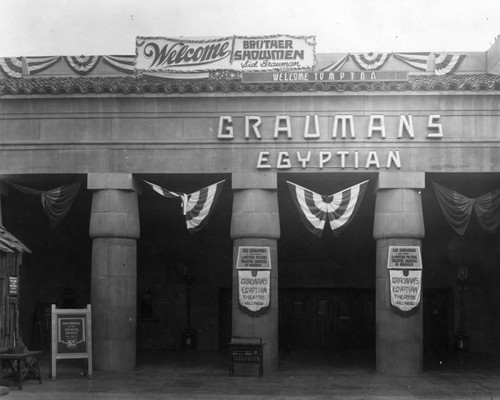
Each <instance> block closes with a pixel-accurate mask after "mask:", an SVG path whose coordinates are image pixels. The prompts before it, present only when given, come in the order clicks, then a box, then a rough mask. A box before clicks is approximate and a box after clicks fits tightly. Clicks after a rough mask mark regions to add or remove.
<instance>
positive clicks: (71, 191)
mask: <svg viewBox="0 0 500 400" xmlns="http://www.w3.org/2000/svg"><path fill="white" fill-rule="evenodd" d="M11 185H12V186H14V187H15V188H16V189H17V190H19V191H20V192H23V193H26V194H31V195H38V196H40V200H41V202H42V207H43V211H44V212H45V214H46V215H47V217H49V220H50V226H51V227H52V228H54V227H56V226H57V225H58V224H59V222H61V220H62V219H63V218H64V217H65V216H66V214H67V213H68V211H69V209H70V208H71V205H72V204H73V201H74V200H75V197H76V195H77V193H78V190H79V189H80V182H76V183H72V184H71V185H65V186H60V187H57V188H55V189H52V190H48V191H43V190H36V189H30V188H27V187H24V186H21V185H16V184H14V183H11Z"/></svg>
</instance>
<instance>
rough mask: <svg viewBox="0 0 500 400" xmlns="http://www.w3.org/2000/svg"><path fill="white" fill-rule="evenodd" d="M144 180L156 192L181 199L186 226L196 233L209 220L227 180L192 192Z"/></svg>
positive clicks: (189, 230)
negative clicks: (164, 186) (173, 189)
mask: <svg viewBox="0 0 500 400" xmlns="http://www.w3.org/2000/svg"><path fill="white" fill-rule="evenodd" d="M144 182H145V183H147V184H148V185H150V186H151V187H152V189H153V190H154V191H155V192H156V193H158V194H160V195H162V196H164V197H168V198H180V199H181V206H182V211H183V214H184V216H185V217H186V227H187V229H188V232H190V233H194V232H196V231H199V230H200V229H201V228H203V227H204V226H205V225H206V223H207V222H208V218H209V216H210V214H211V213H212V211H213V208H214V206H215V203H216V202H217V198H218V197H219V195H220V192H221V191H222V186H223V184H224V182H225V181H220V182H217V183H214V184H213V185H210V186H207V187H205V188H203V189H200V190H197V191H196V192H193V193H190V194H186V193H181V192H174V191H171V190H167V189H164V188H162V187H161V186H158V185H155V184H154V183H151V182H148V181H144Z"/></svg>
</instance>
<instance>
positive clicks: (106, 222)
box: [88, 173, 140, 371]
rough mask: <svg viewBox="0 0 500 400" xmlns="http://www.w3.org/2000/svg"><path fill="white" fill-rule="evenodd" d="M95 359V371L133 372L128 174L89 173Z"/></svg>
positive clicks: (134, 209) (131, 187)
mask: <svg viewBox="0 0 500 400" xmlns="http://www.w3.org/2000/svg"><path fill="white" fill-rule="evenodd" d="M88 188H89V189H90V190H93V191H94V194H93V197H92V210H91V215H90V237H91V238H92V239H93V240H92V277H91V304H92V332H93V340H92V344H93V359H94V367H95V369H97V370H106V371H120V370H131V369H133V368H135V363H136V314H137V311H136V310H137V305H136V302H137V289H136V287H137V250H136V242H137V239H138V238H139V234H140V231H139V209H138V201H137V190H136V186H135V183H134V179H133V177H132V175H131V174H119V173H91V174H88Z"/></svg>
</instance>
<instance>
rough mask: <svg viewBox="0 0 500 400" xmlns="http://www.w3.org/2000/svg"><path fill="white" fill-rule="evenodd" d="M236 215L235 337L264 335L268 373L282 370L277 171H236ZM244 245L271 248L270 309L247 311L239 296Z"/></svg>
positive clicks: (233, 177)
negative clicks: (240, 253)
mask: <svg viewBox="0 0 500 400" xmlns="http://www.w3.org/2000/svg"><path fill="white" fill-rule="evenodd" d="M232 185H233V190H234V198H233V215H232V219H231V238H232V239H234V242H233V311H232V317H233V318H232V335H233V336H260V337H262V340H263V342H264V343H265V346H264V373H266V372H273V371H276V370H277V369H278V251H277V239H279V237H280V223H279V214H278V194H277V187H278V186H277V175H276V174H274V173H269V174H267V173H234V174H233V176H232ZM240 246H263V247H269V248H270V254H271V282H270V286H271V287H270V290H271V294H270V304H269V309H268V310H267V311H266V312H265V313H263V314H260V315H257V316H254V315H249V314H248V313H247V312H244V311H243V310H242V308H241V307H240V305H239V298H238V293H239V292H238V270H237V269H236V262H237V257H238V249H239V247H240Z"/></svg>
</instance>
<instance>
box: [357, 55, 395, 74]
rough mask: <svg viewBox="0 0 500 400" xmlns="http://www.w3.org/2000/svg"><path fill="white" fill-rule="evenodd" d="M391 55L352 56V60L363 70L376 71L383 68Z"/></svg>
mask: <svg viewBox="0 0 500 400" xmlns="http://www.w3.org/2000/svg"><path fill="white" fill-rule="evenodd" d="M390 56H391V53H366V54H351V58H352V59H353V60H354V62H355V63H356V64H357V66H358V67H359V68H361V69H362V70H369V71H376V70H379V69H380V68H382V67H383V65H384V64H385V62H386V61H387V60H388V59H389V57H390Z"/></svg>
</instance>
